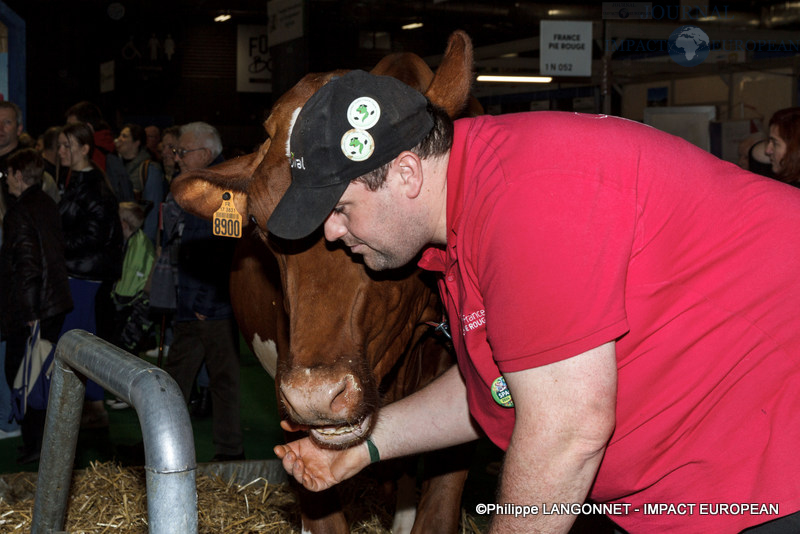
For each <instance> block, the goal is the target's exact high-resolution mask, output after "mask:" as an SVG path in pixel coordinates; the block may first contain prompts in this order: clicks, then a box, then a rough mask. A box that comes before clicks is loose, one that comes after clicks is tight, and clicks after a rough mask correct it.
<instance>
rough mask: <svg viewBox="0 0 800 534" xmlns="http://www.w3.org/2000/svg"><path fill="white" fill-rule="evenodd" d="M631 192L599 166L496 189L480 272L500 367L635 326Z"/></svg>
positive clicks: (562, 354) (600, 340)
mask: <svg viewBox="0 0 800 534" xmlns="http://www.w3.org/2000/svg"><path fill="white" fill-rule="evenodd" d="M632 198H633V194H632V193H629V192H626V191H623V190H620V189H618V188H616V187H615V186H612V185H609V184H607V183H604V182H603V180H602V179H599V178H596V177H595V176H592V175H580V174H579V175H575V174H567V173H566V172H563V173H562V172H558V171H552V170H550V171H548V172H546V173H542V172H539V173H537V172H536V171H533V172H531V173H529V174H528V176H525V177H515V181H513V182H511V183H510V184H507V186H506V190H505V191H504V192H503V193H502V194H501V195H499V196H498V199H497V202H496V203H495V204H494V206H493V208H492V210H491V213H490V214H489V215H488V216H487V221H486V224H485V225H484V231H483V232H481V235H480V244H479V245H478V250H480V251H481V252H480V254H479V256H478V257H479V261H478V262H477V274H478V276H477V278H478V280H479V285H480V291H481V294H482V295H483V296H484V304H485V307H486V328H487V338H488V341H489V344H490V345H491V347H492V353H493V355H494V358H495V360H496V361H497V364H498V367H499V369H500V370H501V371H502V372H512V371H519V370H523V369H528V368H532V367H538V366H542V365H547V364H549V363H553V362H556V361H560V360H563V359H567V358H570V357H573V356H577V355H578V354H582V353H583V352H586V351H587V350H590V349H592V348H594V347H597V346H599V345H602V344H604V343H606V342H608V341H611V340H614V339H616V338H618V337H620V336H622V335H623V334H624V333H625V332H626V331H627V329H628V326H627V319H626V314H625V281H626V274H627V266H628V261H629V257H630V250H631V243H632V240H633V228H634V226H635V203H634V202H633V201H632V200H631V199H632Z"/></svg>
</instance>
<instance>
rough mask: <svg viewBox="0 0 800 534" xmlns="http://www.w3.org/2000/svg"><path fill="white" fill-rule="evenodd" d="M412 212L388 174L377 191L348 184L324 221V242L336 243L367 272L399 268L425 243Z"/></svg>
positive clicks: (422, 226)
mask: <svg viewBox="0 0 800 534" xmlns="http://www.w3.org/2000/svg"><path fill="white" fill-rule="evenodd" d="M413 208H414V206H413V203H410V202H409V200H408V199H407V198H405V196H404V192H403V188H402V187H401V185H400V181H399V179H398V178H397V177H396V176H393V175H392V174H391V173H390V176H389V177H388V178H387V181H386V183H385V184H384V186H383V187H381V188H380V189H378V190H377V191H370V190H369V189H368V188H367V187H366V185H364V184H363V183H362V182H350V185H349V186H348V187H347V189H346V190H345V192H344V194H343V195H342V198H341V199H339V202H338V204H336V207H335V208H334V209H333V211H332V212H331V214H330V215H329V216H328V218H327V219H326V220H325V223H324V229H325V239H327V240H328V241H336V240H337V239H340V240H341V241H342V242H343V243H344V244H345V245H346V246H348V247H349V248H350V251H351V252H353V253H354V254H361V255H362V256H363V257H364V263H365V264H366V265H367V266H368V267H369V268H370V269H374V270H376V271H382V270H384V269H395V268H398V267H402V266H403V265H406V264H407V263H409V262H410V261H411V260H413V259H414V257H415V256H416V255H417V253H418V252H419V251H420V250H421V249H422V248H423V247H424V246H425V245H426V244H427V243H428V242H429V238H428V236H427V235H426V234H425V232H426V225H425V222H424V220H423V218H422V217H421V216H420V214H419V213H418V212H417V211H415V210H414V209H413Z"/></svg>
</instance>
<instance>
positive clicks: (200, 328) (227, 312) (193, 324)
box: [164, 122, 244, 461]
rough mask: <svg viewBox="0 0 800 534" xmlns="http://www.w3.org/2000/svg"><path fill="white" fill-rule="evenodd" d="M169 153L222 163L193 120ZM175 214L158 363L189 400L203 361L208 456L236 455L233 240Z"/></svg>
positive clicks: (188, 162) (196, 164)
mask: <svg viewBox="0 0 800 534" xmlns="http://www.w3.org/2000/svg"><path fill="white" fill-rule="evenodd" d="M174 154H175V157H176V161H177V163H178V165H179V166H180V170H181V172H186V171H191V170H197V169H203V168H205V167H209V166H211V165H215V164H217V163H220V162H222V159H223V158H222V141H221V139H220V136H219V133H218V132H217V130H216V128H214V127H213V126H211V125H210V124H207V123H204V122H193V123H190V124H186V125H184V126H183V127H181V134H180V137H179V139H178V146H177V147H176V148H175V149H174ZM220 201H221V199H220ZM173 204H174V202H173ZM181 217H182V220H183V232H182V234H181V237H180V248H179V253H178V309H177V311H176V313H175V324H174V332H175V337H174V339H173V341H172V344H171V345H170V350H169V356H168V358H167V363H166V365H165V366H164V368H165V369H166V371H167V372H168V373H169V374H170V375H171V376H172V377H173V378H174V379H175V381H176V382H177V383H178V385H179V386H180V388H181V391H182V392H183V395H184V398H185V399H186V400H187V401H189V399H190V394H191V390H192V388H193V384H194V381H195V379H196V378H197V375H198V371H200V367H201V365H202V364H203V362H205V364H206V367H207V369H208V382H209V383H208V390H209V392H210V395H211V404H212V433H213V440H214V447H215V453H216V454H215V456H214V458H213V459H212V460H213V461H226V460H241V459H244V448H243V446H242V430H241V424H240V419H239V337H238V336H239V330H238V328H237V326H236V322H235V321H234V319H233V308H232V307H231V304H230V294H229V292H228V278H229V275H230V270H231V259H232V257H233V246H234V244H235V243H234V241H233V240H231V239H227V238H224V237H216V236H214V235H212V226H211V222H210V221H206V220H204V219H200V218H198V217H195V216H194V215H192V214H190V213H187V212H182V213H181Z"/></svg>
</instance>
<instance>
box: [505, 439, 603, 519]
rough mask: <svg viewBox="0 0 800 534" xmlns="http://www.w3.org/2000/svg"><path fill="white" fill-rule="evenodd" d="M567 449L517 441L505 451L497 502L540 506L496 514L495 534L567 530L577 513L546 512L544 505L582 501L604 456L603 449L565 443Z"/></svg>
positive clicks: (550, 505) (550, 506)
mask: <svg viewBox="0 0 800 534" xmlns="http://www.w3.org/2000/svg"><path fill="white" fill-rule="evenodd" d="M564 448H565V450H562V451H556V452H555V453H553V452H548V451H546V450H543V447H540V446H535V445H533V444H530V443H528V444H520V443H514V441H513V440H512V443H511V445H510V446H509V448H508V451H507V452H506V456H505V461H504V463H503V473H502V476H501V480H500V489H499V492H498V503H501V504H515V505H520V506H526V505H527V506H534V505H535V506H538V507H539V510H538V512H537V513H535V514H531V515H528V516H526V517H514V516H513V515H496V516H494V517H493V519H492V524H491V530H490V532H491V533H492V534H495V533H497V534H500V533H502V534H509V533H525V534H529V533H537V532H547V533H557V532H564V533H566V532H568V531H569V529H570V527H571V526H572V524H573V523H574V521H575V516H573V515H566V514H546V513H543V512H544V510H543V507H548V508H550V509H551V508H552V506H553V505H554V504H556V505H560V504H572V503H578V504H580V503H583V502H584V500H585V499H586V496H587V494H588V492H589V488H590V487H591V485H592V482H593V481H594V477H595V474H596V473H597V469H598V467H599V465H600V461H601V459H602V458H603V451H604V450H605V449H602V450H598V451H597V452H594V453H593V452H591V451H584V450H580V449H578V448H571V447H569V446H568V445H566V444H565V445H564Z"/></svg>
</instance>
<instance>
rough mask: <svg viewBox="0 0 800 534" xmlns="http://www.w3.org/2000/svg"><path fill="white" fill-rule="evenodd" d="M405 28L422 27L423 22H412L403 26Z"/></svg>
mask: <svg viewBox="0 0 800 534" xmlns="http://www.w3.org/2000/svg"><path fill="white" fill-rule="evenodd" d="M402 28H403V29H404V30H416V29H417V28H422V23H421V22H412V23H411V24H406V25H405V26H402Z"/></svg>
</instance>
